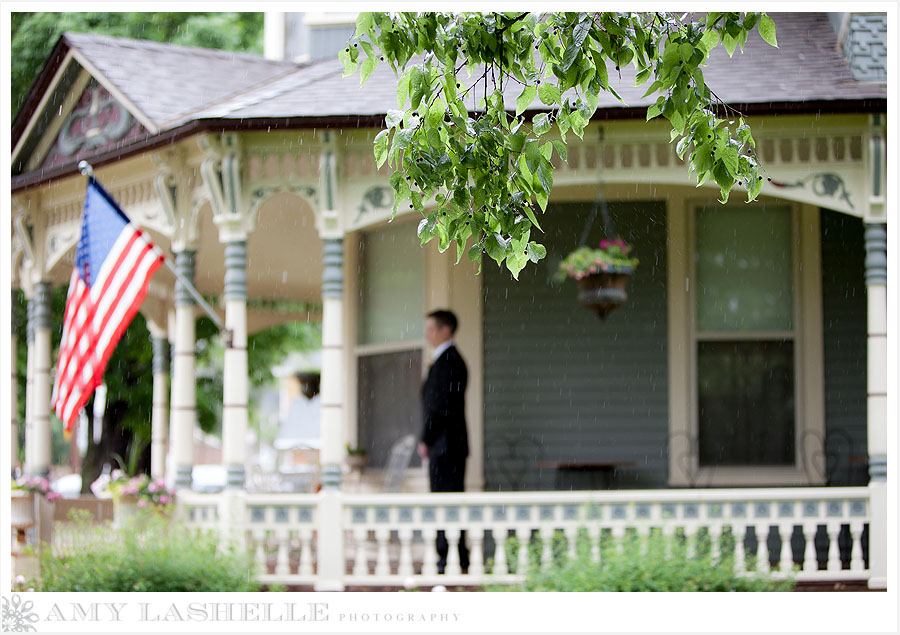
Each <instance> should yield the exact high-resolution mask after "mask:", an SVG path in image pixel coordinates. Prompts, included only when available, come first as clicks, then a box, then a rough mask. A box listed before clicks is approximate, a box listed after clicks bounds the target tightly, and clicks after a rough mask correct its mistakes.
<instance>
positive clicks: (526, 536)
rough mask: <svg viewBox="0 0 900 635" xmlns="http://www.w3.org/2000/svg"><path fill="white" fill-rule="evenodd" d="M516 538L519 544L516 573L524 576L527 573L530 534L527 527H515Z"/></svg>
mask: <svg viewBox="0 0 900 635" xmlns="http://www.w3.org/2000/svg"><path fill="white" fill-rule="evenodd" d="M516 538H517V539H518V542H519V553H518V559H519V562H518V567H517V568H516V573H518V574H519V575H524V574H525V573H526V572H527V571H528V549H529V546H530V538H531V535H530V532H529V531H528V528H527V527H516Z"/></svg>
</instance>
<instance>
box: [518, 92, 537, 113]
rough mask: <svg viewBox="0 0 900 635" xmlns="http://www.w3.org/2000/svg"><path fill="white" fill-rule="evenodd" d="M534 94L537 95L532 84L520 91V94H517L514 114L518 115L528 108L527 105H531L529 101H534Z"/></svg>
mask: <svg viewBox="0 0 900 635" xmlns="http://www.w3.org/2000/svg"><path fill="white" fill-rule="evenodd" d="M535 95H537V88H535V87H534V86H526V87H525V90H523V91H522V94H521V95H519V98H518V99H516V116H517V117H518V116H519V115H521V114H522V113H523V112H525V111H526V110H528V107H529V106H530V105H531V102H533V101H534V98H535Z"/></svg>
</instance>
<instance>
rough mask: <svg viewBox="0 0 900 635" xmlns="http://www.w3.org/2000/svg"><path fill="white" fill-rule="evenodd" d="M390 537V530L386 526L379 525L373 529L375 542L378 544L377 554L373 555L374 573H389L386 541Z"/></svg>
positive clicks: (381, 574) (379, 574)
mask: <svg viewBox="0 0 900 635" xmlns="http://www.w3.org/2000/svg"><path fill="white" fill-rule="evenodd" d="M390 538H391V532H390V530H389V529H387V528H386V527H379V528H378V529H376V530H375V542H376V544H377V545H378V551H377V555H376V557H375V575H377V576H386V575H390V574H391V563H390V558H389V557H388V542H389V541H390Z"/></svg>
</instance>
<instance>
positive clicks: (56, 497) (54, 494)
mask: <svg viewBox="0 0 900 635" xmlns="http://www.w3.org/2000/svg"><path fill="white" fill-rule="evenodd" d="M60 498H62V494H60V493H59V492H52V491H51V492H47V500H48V501H55V500H59V499H60Z"/></svg>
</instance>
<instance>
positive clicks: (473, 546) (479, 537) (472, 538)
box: [467, 528, 484, 576]
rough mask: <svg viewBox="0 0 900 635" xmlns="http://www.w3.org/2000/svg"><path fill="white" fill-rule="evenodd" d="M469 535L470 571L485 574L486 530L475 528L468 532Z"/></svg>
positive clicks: (473, 573)
mask: <svg viewBox="0 0 900 635" xmlns="http://www.w3.org/2000/svg"><path fill="white" fill-rule="evenodd" d="M467 535H468V537H469V573H470V574H471V575H478V576H480V575H483V574H484V530H483V529H480V528H479V529H473V530H471V531H468V532H467Z"/></svg>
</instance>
